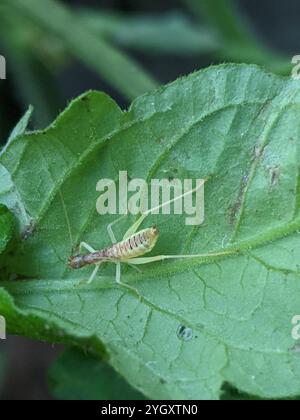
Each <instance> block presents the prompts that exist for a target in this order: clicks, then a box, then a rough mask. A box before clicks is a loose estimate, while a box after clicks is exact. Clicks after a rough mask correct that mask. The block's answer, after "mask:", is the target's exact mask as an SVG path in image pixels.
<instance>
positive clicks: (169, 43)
mask: <svg viewBox="0 0 300 420" xmlns="http://www.w3.org/2000/svg"><path fill="white" fill-rule="evenodd" d="M80 16H81V19H82V20H83V21H84V23H85V24H86V25H87V26H88V27H89V28H90V29H91V30H93V31H94V32H95V33H97V34H99V35H101V36H104V37H105V38H108V39H109V40H111V41H113V42H114V43H116V44H118V45H120V46H122V47H126V48H132V49H135V50H141V51H147V52H150V53H157V54H180V55H182V54H183V55H190V54H195V53H198V54H207V53H215V52H216V49H217V48H218V47H219V42H218V39H216V38H217V37H216V36H215V34H214V32H213V31H211V30H209V29H208V28H206V27H204V26H202V27H198V26H197V25H196V24H195V23H193V22H191V21H190V20H189V19H188V18H187V17H186V16H185V15H184V14H182V13H179V12H168V13H165V14H162V15H140V14H136V15H133V16H132V15H129V16H127V15H125V16H123V15H117V14H112V13H99V12H96V11H94V10H93V11H90V10H85V9H84V10H82V11H81V12H80Z"/></svg>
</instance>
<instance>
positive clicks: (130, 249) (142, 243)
mask: <svg viewBox="0 0 300 420" xmlns="http://www.w3.org/2000/svg"><path fill="white" fill-rule="evenodd" d="M157 238H158V230H157V228H156V227H152V228H148V229H144V230H141V231H140V232H138V233H136V234H134V235H132V236H131V237H130V238H128V239H126V240H124V241H121V242H118V243H116V244H114V245H111V246H110V247H108V248H106V249H104V250H103V251H102V253H103V257H104V258H105V257H106V258H112V259H117V260H127V259H130V258H135V257H139V256H141V255H144V254H146V253H148V252H150V251H151V250H152V249H153V247H154V245H155V244H156V241H157Z"/></svg>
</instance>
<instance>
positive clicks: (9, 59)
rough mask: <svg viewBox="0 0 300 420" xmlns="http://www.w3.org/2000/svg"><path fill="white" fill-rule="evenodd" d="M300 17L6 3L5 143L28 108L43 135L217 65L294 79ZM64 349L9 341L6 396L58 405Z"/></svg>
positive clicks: (254, 3)
mask: <svg viewBox="0 0 300 420" xmlns="http://www.w3.org/2000/svg"><path fill="white" fill-rule="evenodd" d="M299 17H300V2H299V1H298V0H286V1H285V2H282V1H280V0H239V1H235V2H234V1H229V0H181V1H180V0H164V1H163V2H162V1H155V0H154V1H153V0H101V1H96V0H94V1H92V0H90V1H79V0H73V1H60V2H58V1H55V0H0V55H3V56H4V57H5V58H6V63H7V70H6V71H7V78H6V80H0V98H1V100H0V144H2V145H4V144H5V142H6V140H7V138H8V135H9V133H10V131H11V130H12V128H13V126H14V125H15V124H16V122H17V121H18V120H19V118H20V117H21V115H23V113H24V111H25V110H26V109H27V107H28V105H29V104H32V105H33V106H34V109H35V111H34V118H33V120H32V122H31V128H32V129H35V128H42V127H45V126H47V125H48V124H49V123H50V122H51V121H53V119H54V118H55V117H56V116H57V115H58V114H59V112H60V111H61V110H62V109H64V108H65V106H66V105H67V103H68V102H69V101H70V100H71V99H72V98H74V97H76V96H77V95H79V94H81V93H82V92H84V91H86V90H89V89H97V90H103V91H105V92H107V93H108V94H110V95H111V96H112V97H113V98H114V99H115V100H116V101H117V102H118V103H119V105H120V106H121V107H122V108H127V107H128V105H129V104H130V102H131V101H132V100H133V99H134V98H135V97H136V96H139V95H140V94H142V93H144V92H146V91H147V90H151V89H154V88H155V87H156V86H159V85H161V84H165V83H167V82H169V81H172V80H174V79H176V78H177V77H179V76H181V75H184V74H188V73H190V72H192V71H194V70H198V69H199V68H202V67H206V66H209V65H211V64H218V63H223V62H247V63H256V64H259V65H261V66H263V67H265V68H267V69H268V70H270V71H273V72H276V73H278V74H282V75H288V74H290V72H291V69H292V64H291V59H292V56H294V55H297V54H300V45H299V34H298V33H299V28H298V20H299ZM61 350H62V349H61V347H59V346H51V345H49V344H45V343H38V342H33V341H30V340H26V339H24V338H21V337H12V336H9V337H8V338H7V340H6V341H1V342H0V395H1V398H2V399H51V398H53V395H51V393H50V392H49V387H48V383H47V371H48V367H49V366H50V364H51V363H52V361H54V360H55V359H56V357H57V355H58V354H59V353H60V352H61ZM76 357H77V356H76ZM61 363H62V362H61ZM1 385H2V386H1ZM234 399H238V395H235V397H234Z"/></svg>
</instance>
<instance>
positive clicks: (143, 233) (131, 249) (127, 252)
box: [69, 187, 229, 287]
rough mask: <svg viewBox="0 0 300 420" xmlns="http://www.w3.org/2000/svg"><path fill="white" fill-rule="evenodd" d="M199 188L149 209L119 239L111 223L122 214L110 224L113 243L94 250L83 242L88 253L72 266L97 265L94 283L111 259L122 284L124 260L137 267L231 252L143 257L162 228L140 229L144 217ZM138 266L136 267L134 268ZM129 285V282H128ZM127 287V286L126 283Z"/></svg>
mask: <svg viewBox="0 0 300 420" xmlns="http://www.w3.org/2000/svg"><path fill="white" fill-rule="evenodd" d="M198 188H199V187H197V188H195V189H193V190H191V191H188V192H187V193H185V194H182V195H181V196H178V197H176V198H174V199H172V200H170V201H168V202H166V203H163V204H161V205H160V206H158V207H156V208H155V209H150V210H148V211H147V212H146V213H144V214H142V215H141V216H140V217H139V218H138V220H137V221H136V222H135V223H134V224H133V225H132V226H131V227H130V228H129V229H128V230H127V232H126V233H125V235H124V237H123V239H122V240H121V241H120V242H118V241H117V239H116V237H115V234H114V232H113V230H112V226H113V225H114V224H116V223H117V222H119V221H120V220H121V219H123V218H124V217H125V216H122V217H120V218H118V219H117V220H115V221H114V222H112V223H110V224H109V225H108V227H107V231H108V234H109V236H110V239H111V241H112V245H110V246H108V247H106V248H103V249H101V250H98V251H97V250H95V249H94V248H92V247H91V246H90V245H88V244H87V243H85V242H81V244H80V250H81V249H82V248H85V249H86V250H87V251H88V254H78V255H74V256H72V257H70V258H69V266H70V267H71V268H73V269H80V268H82V267H85V266H87V265H95V268H94V270H93V272H92V274H91V276H90V278H89V280H88V283H91V282H92V281H93V280H94V278H95V277H96V275H97V272H98V269H99V267H100V265H101V264H102V263H104V262H112V263H114V264H116V282H117V283H118V284H122V283H121V263H125V264H128V265H131V266H133V267H135V266H136V265H141V264H148V263H152V262H155V261H162V260H167V259H177V258H197V257H203V258H205V257H213V256H222V255H228V254H229V252H228V251H222V252H218V253H210V254H191V255H157V256H154V257H143V255H145V254H147V253H149V252H150V251H152V249H153V248H154V247H155V245H156V242H157V240H158V236H159V231H158V228H157V227H156V226H152V227H150V228H146V229H143V230H140V231H138V228H139V227H140V225H141V224H142V222H143V221H144V220H145V218H146V217H147V216H148V215H149V214H151V212H153V211H154V210H158V209H159V208H161V207H163V206H165V205H167V204H170V203H172V202H174V201H176V200H178V199H179V198H181V197H183V196H185V195H187V194H191V193H193V192H194V191H196V190H197V189H198ZM135 268H136V267H135ZM125 286H127V285H125ZM127 287H128V286H127Z"/></svg>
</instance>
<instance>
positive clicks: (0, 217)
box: [0, 204, 14, 254]
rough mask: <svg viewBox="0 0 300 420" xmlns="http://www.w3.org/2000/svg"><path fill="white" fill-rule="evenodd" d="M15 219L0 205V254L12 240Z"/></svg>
mask: <svg viewBox="0 0 300 420" xmlns="http://www.w3.org/2000/svg"><path fill="white" fill-rule="evenodd" d="M13 226H14V219H13V215H12V214H11V212H10V211H9V210H8V209H7V207H5V206H4V205H3V204H0V254H1V253H2V252H3V251H4V249H5V248H6V245H7V244H8V242H9V241H10V239H11V238H12V233H13Z"/></svg>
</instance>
